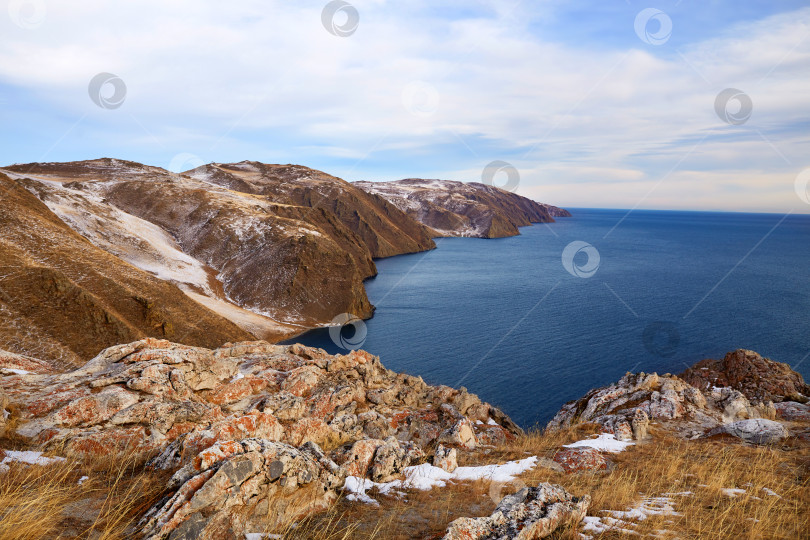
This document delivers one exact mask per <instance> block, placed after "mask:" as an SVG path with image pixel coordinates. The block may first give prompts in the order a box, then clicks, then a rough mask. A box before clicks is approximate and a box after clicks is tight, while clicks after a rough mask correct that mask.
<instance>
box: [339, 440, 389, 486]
mask: <svg viewBox="0 0 810 540" xmlns="http://www.w3.org/2000/svg"><path fill="white" fill-rule="evenodd" d="M383 444H385V442H384V441H381V440H380V439H363V440H361V441H356V442H355V443H354V444H352V445H347V446H346V447H345V448H344V449H343V451H342V452H337V453H336V454H335V456H336V457H335V462H336V463H337V464H338V465H340V466H341V467H343V468H344V469H345V470H346V474H347V475H349V476H359V477H361V478H365V477H366V476H367V475H368V473H369V471H370V469H371V462H372V460H373V459H374V453H375V452H376V451H377V448H379V447H380V446H382V445H383Z"/></svg>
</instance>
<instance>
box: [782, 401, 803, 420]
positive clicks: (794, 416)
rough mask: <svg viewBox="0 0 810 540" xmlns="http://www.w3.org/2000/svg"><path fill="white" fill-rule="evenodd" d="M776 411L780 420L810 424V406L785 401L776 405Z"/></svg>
mask: <svg viewBox="0 0 810 540" xmlns="http://www.w3.org/2000/svg"><path fill="white" fill-rule="evenodd" d="M774 409H775V410H776V414H777V415H778V416H779V417H780V418H784V419H785V420H792V421H796V422H810V405H806V404H804V403H796V402H795V401H783V402H781V403H775V404H774Z"/></svg>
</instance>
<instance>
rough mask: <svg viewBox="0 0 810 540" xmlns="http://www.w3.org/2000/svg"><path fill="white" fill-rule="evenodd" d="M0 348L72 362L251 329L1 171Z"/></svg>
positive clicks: (225, 337) (235, 336)
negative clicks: (130, 345)
mask: <svg viewBox="0 0 810 540" xmlns="http://www.w3.org/2000/svg"><path fill="white" fill-rule="evenodd" d="M0 199H1V200H2V211H0V230H2V236H0V261H2V263H1V264H0V349H4V350H8V351H11V352H14V353H21V354H33V355H37V356H39V357H41V358H44V359H47V360H49V361H51V362H54V363H61V364H78V363H80V362H82V361H84V360H86V359H87V358H89V357H92V356H93V355H95V354H97V353H98V351H99V350H101V349H103V348H105V347H108V346H111V345H113V344H117V343H121V342H126V341H130V340H132V339H140V338H143V337H147V336H152V337H166V338H171V339H174V340H176V341H180V342H183V343H187V344H193V345H199V346H206V347H210V346H218V345H221V344H222V343H224V342H227V341H238V340H244V339H250V338H251V335H250V334H248V333H247V332H245V331H244V330H241V329H240V328H239V327H237V326H236V325H235V324H233V323H231V322H230V321H228V320H226V319H224V318H222V317H220V316H218V315H216V314H215V313H213V312H212V311H210V310H208V309H206V308H204V307H202V306H201V305H199V304H198V303H196V302H194V301H192V300H191V299H190V298H188V297H187V296H185V295H184V294H183V293H182V292H181V291H180V290H179V289H178V288H177V287H175V286H174V285H172V284H170V283H168V282H165V281H163V280H160V279H157V278H155V277H153V276H152V275H150V274H148V273H146V272H144V271H142V270H139V269H137V268H135V267H134V266H131V265H130V264H128V263H126V262H124V261H122V260H121V259H119V258H117V257H115V256H113V255H111V254H109V253H107V252H106V251H104V250H102V249H100V248H98V247H96V246H94V245H93V244H91V243H90V242H88V241H87V240H86V239H85V238H83V237H82V236H80V235H79V234H77V233H76V232H75V231H73V230H72V229H71V228H70V227H69V226H68V225H67V224H65V223H64V222H63V221H62V220H60V219H59V218H58V217H57V216H56V215H55V214H54V213H53V212H51V211H50V210H49V209H48V208H47V207H46V206H45V205H44V204H43V203H42V202H41V201H39V200H38V199H37V198H36V197H35V196H34V195H32V194H31V193H30V192H28V191H27V190H26V189H24V188H23V186H22V185H20V183H18V182H17V181H15V180H12V179H10V178H9V177H8V176H6V175H4V174H0Z"/></svg>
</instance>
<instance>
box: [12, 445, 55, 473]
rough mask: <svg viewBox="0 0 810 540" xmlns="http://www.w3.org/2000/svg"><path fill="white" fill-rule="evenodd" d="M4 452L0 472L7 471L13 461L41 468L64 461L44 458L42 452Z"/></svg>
mask: <svg viewBox="0 0 810 540" xmlns="http://www.w3.org/2000/svg"><path fill="white" fill-rule="evenodd" d="M5 452H6V457H4V458H3V461H0V472H6V471H8V469H9V467H8V464H9V463H12V462H15V461H16V462H18V463H27V464H28V465H41V466H45V465H52V464H53V463H59V462H60V461H65V458H63V457H45V456H43V455H42V452H36V451H34V450H6V451H5Z"/></svg>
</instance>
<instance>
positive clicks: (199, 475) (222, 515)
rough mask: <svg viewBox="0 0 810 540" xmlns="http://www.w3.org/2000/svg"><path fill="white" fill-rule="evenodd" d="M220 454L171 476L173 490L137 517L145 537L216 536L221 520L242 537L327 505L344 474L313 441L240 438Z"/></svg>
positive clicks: (276, 525) (219, 531) (330, 501)
mask: <svg viewBox="0 0 810 540" xmlns="http://www.w3.org/2000/svg"><path fill="white" fill-rule="evenodd" d="M221 455H222V458H220V459H217V458H215V459H213V460H205V461H203V465H202V466H201V468H200V469H199V471H194V472H193V473H192V474H189V473H190V471H189V470H181V472H182V473H183V474H184V476H183V477H182V478H180V479H179V480H175V479H173V480H174V483H179V484H180V487H179V489H177V491H176V493H175V494H174V495H173V496H171V497H170V498H169V499H168V500H165V501H163V502H161V503H159V504H158V505H156V506H155V507H153V508H152V509H151V510H150V511H149V512H147V514H146V516H145V517H144V519H143V520H142V533H143V535H144V537H145V538H150V539H155V540H156V539H164V538H167V537H168V538H195V539H211V540H213V539H216V538H220V537H221V536H220V534H221V531H222V529H223V526H225V527H226V528H227V529H229V530H231V531H232V532H233V534H236V535H238V537H242V538H244V535H245V534H246V533H247V532H249V531H255V530H266V529H268V528H269V529H272V528H274V527H278V526H279V525H281V524H282V523H283V522H284V521H285V519H286V518H288V517H290V516H293V515H298V513H300V514H301V515H304V514H306V513H310V512H313V511H317V510H324V509H326V508H327V507H328V506H329V505H330V504H331V503H332V502H333V501H334V500H335V499H336V498H337V492H336V490H337V488H338V487H339V486H340V485H342V482H343V476H342V475H341V474H335V472H339V471H340V469H339V468H338V467H337V465H335V464H334V463H326V464H325V463H323V462H322V461H323V460H324V459H325V458H324V457H323V453H322V452H320V449H318V448H317V447H313V446H312V445H310V446H309V447H306V448H304V447H302V448H301V449H296V448H293V447H292V446H289V445H287V444H284V443H277V442H271V441H264V440H261V439H245V440H243V441H241V442H240V443H238V445H237V447H235V448H231V449H230V450H229V451H228V452H227V453H224V454H221ZM176 476H177V475H176ZM281 495H283V497H281ZM271 499H272V500H273V502H272V503H270V500H271ZM254 505H255V506H254ZM248 510H250V511H248Z"/></svg>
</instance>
